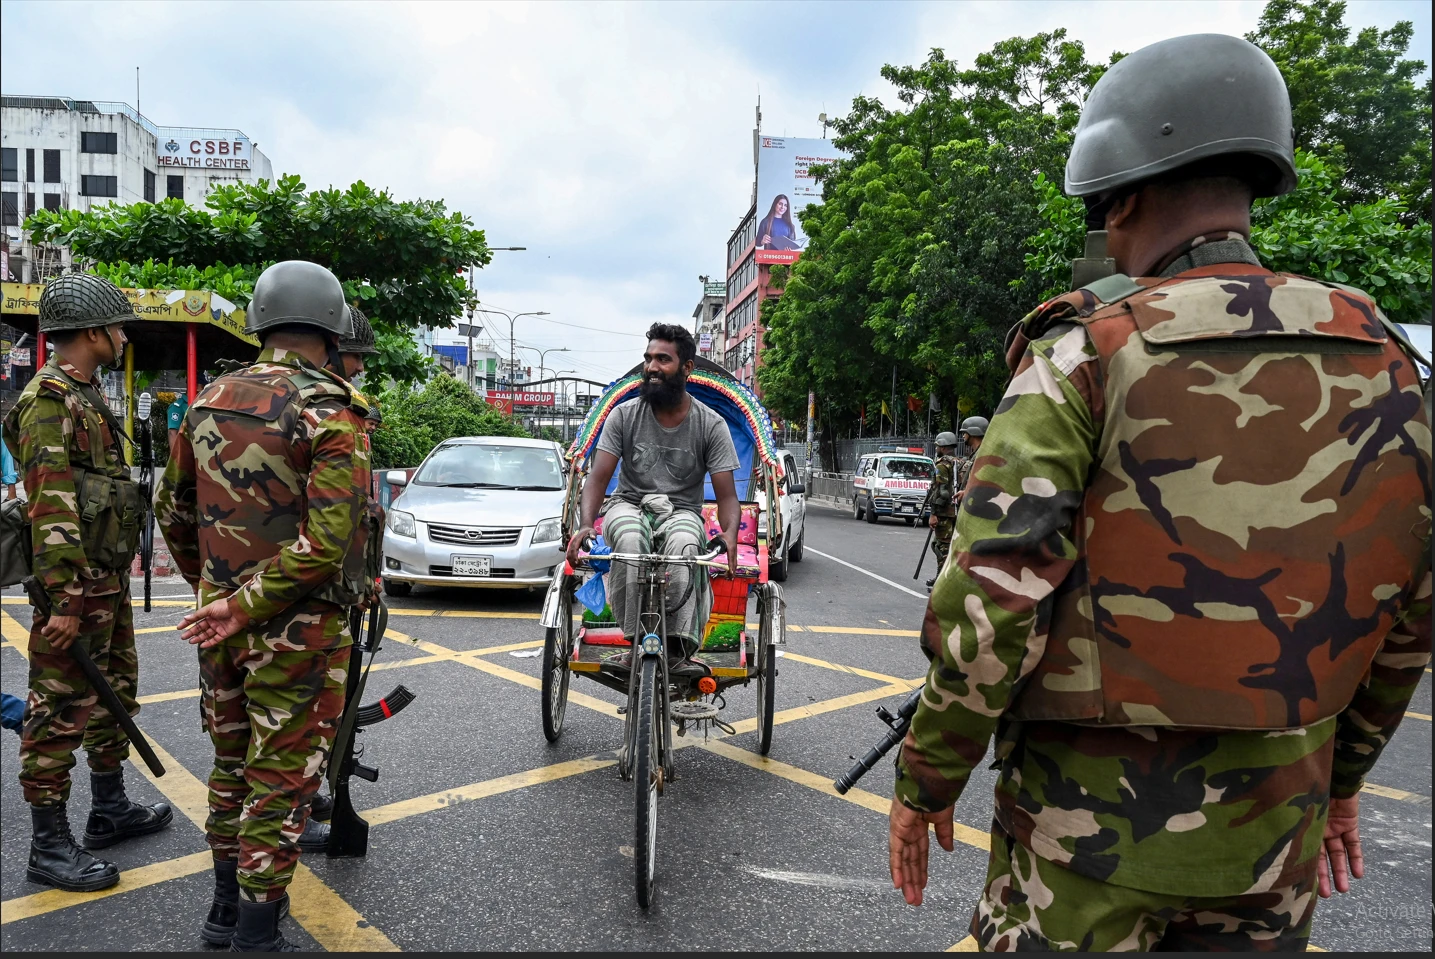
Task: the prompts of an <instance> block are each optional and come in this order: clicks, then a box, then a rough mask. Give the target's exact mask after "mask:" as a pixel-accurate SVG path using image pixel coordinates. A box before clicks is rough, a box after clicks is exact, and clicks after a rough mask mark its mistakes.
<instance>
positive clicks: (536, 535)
mask: <svg viewBox="0 0 1435 959" xmlns="http://www.w3.org/2000/svg"><path fill="white" fill-rule="evenodd" d="M562 538H563V521H562V520H561V519H559V518H558V517H557V516H555V517H553V518H552V519H545V520H543V521H542V522H540V523H539V524H538V525H537V526H535V527H533V543H534V545H537V544H538V543H556V542H558V541H559V540H560V539H562Z"/></svg>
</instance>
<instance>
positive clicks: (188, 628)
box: [175, 599, 249, 649]
mask: <svg viewBox="0 0 1435 959" xmlns="http://www.w3.org/2000/svg"><path fill="white" fill-rule="evenodd" d="M248 625H249V614H248V613H246V612H244V610H242V609H240V608H239V604H237V603H231V602H230V601H229V600H228V599H217V600H215V601H214V602H212V603H210V604H209V605H208V606H201V607H200V608H199V609H197V610H195V611H194V612H192V613H190V614H189V615H188V616H186V617H184V619H181V620H180V621H179V625H178V626H176V627H175V629H177V630H179V632H180V635H181V636H183V637H184V638H185V639H187V640H189V642H190V643H191V644H192V645H196V646H198V647H199V648H200V649H208V648H209V647H211V646H217V645H219V644H220V643H222V642H224V641H225V640H226V639H228V638H229V637H231V636H233V635H234V634H235V633H237V632H239V631H240V630H241V629H243V628H244V627H246V626H248Z"/></svg>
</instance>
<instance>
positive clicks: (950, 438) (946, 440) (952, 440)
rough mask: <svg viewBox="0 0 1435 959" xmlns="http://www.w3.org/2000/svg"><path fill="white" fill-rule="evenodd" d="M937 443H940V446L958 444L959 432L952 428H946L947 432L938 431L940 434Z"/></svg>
mask: <svg viewBox="0 0 1435 959" xmlns="http://www.w3.org/2000/svg"><path fill="white" fill-rule="evenodd" d="M937 445H938V446H956V445H957V434H956V433H953V432H952V431H951V430H946V431H945V432H942V433H938V434H937Z"/></svg>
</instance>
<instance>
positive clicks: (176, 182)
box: [164, 174, 184, 200]
mask: <svg viewBox="0 0 1435 959" xmlns="http://www.w3.org/2000/svg"><path fill="white" fill-rule="evenodd" d="M164 195H165V196H167V197H169V198H170V199H172V200H183V199H184V175H183V174H180V175H179V176H173V175H171V176H167V177H165V178H164Z"/></svg>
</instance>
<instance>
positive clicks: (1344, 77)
mask: <svg viewBox="0 0 1435 959" xmlns="http://www.w3.org/2000/svg"><path fill="white" fill-rule="evenodd" d="M1413 36H1414V27H1413V25H1412V24H1411V23H1410V22H1409V21H1408V20H1404V21H1400V22H1399V23H1397V24H1396V25H1395V26H1393V27H1391V28H1390V29H1389V30H1383V31H1382V30H1379V29H1377V28H1375V27H1366V28H1365V29H1363V30H1361V31H1359V32H1358V33H1356V35H1355V38H1354V39H1353V40H1352V39H1351V37H1350V28H1349V27H1347V26H1346V25H1345V4H1344V3H1343V2H1340V0H1271V2H1270V3H1267V4H1266V7H1265V10H1264V11H1263V12H1262V14H1261V19H1260V22H1259V23H1258V24H1257V27H1256V29H1255V30H1254V31H1252V32H1251V33H1248V34H1246V39H1247V40H1250V41H1251V42H1252V43H1254V44H1256V45H1258V46H1260V47H1261V48H1262V49H1264V50H1265V51H1266V52H1267V53H1269V54H1270V55H1271V58H1272V59H1273V60H1275V62H1276V65H1277V66H1279V67H1280V70H1281V74H1282V75H1283V76H1284V77H1285V80H1286V85H1287V86H1288V87H1289V88H1290V93H1291V106H1292V110H1293V114H1294V116H1293V120H1294V126H1295V137H1296V146H1298V147H1302V148H1304V149H1306V150H1310V151H1312V152H1315V153H1318V154H1321V155H1323V156H1326V157H1329V158H1331V159H1333V160H1334V161H1336V162H1337V163H1338V164H1339V168H1340V170H1341V177H1340V180H1339V187H1340V189H1339V191H1338V192H1337V195H1336V197H1335V199H1336V200H1337V201H1338V202H1340V203H1342V204H1346V203H1350V202H1352V201H1353V202H1360V203H1371V202H1374V201H1375V200H1377V199H1379V198H1381V197H1390V198H1393V199H1398V200H1400V201H1403V202H1404V204H1405V209H1406V219H1407V222H1413V221H1414V219H1415V218H1416V217H1417V216H1419V215H1426V216H1428V211H1429V209H1430V79H1429V77H1426V79H1425V84H1424V86H1421V87H1417V86H1416V82H1417V81H1418V79H1419V77H1420V75H1421V74H1422V73H1424V72H1425V66H1426V65H1425V64H1424V63H1422V62H1421V61H1419V60H1407V59H1405V52H1406V51H1407V50H1408V49H1409V48H1410V41H1411V39H1412V37H1413Z"/></svg>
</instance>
